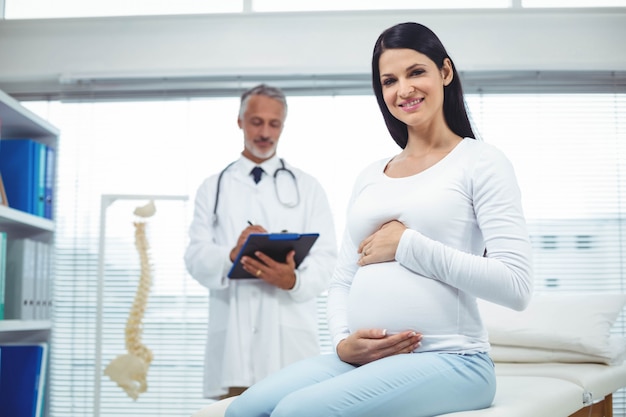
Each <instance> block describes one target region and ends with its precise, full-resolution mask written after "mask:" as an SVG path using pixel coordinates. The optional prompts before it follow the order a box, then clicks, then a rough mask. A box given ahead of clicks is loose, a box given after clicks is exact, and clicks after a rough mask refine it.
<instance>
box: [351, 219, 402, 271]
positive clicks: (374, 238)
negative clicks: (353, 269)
mask: <svg viewBox="0 0 626 417" xmlns="http://www.w3.org/2000/svg"><path fill="white" fill-rule="evenodd" d="M406 229H407V227H406V226H405V225H404V224H403V223H401V222H399V221H398V220H392V221H390V222H388V223H385V224H383V225H382V226H381V227H380V229H378V230H377V231H375V232H374V233H372V234H371V235H369V236H368V237H366V238H365V239H363V241H362V242H361V244H360V245H359V248H358V253H359V254H360V255H361V258H359V261H358V264H359V265H360V266H363V265H368V264H374V263H379V262H388V261H393V260H394V259H396V250H397V249H398V244H399V243H400V238H401V237H402V233H404V231H405V230H406Z"/></svg>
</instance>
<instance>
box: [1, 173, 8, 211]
mask: <svg viewBox="0 0 626 417" xmlns="http://www.w3.org/2000/svg"><path fill="white" fill-rule="evenodd" d="M8 205H9V200H8V199H7V192H6V190H5V189H4V181H3V180H2V172H0V206H8Z"/></svg>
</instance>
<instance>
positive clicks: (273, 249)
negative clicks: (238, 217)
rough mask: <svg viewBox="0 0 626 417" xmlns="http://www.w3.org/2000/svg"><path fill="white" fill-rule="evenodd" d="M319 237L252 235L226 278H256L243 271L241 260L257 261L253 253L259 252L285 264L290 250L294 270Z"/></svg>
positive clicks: (290, 234)
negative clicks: (251, 259)
mask: <svg viewBox="0 0 626 417" xmlns="http://www.w3.org/2000/svg"><path fill="white" fill-rule="evenodd" d="M318 237H319V233H304V234H299V233H252V234H251V235H249V236H248V239H246V242H245V243H244V244H243V247H242V248H241V250H240V251H239V253H238V254H237V257H236V258H235V262H234V263H233V266H232V268H230V271H229V272H228V278H231V279H240V278H257V277H255V276H254V275H252V274H250V273H249V272H248V271H246V270H245V269H243V265H241V258H242V257H243V256H250V257H252V258H254V259H258V258H257V257H256V256H255V255H254V252H256V251H261V252H263V253H264V254H266V255H267V256H269V257H271V258H272V259H274V260H275V261H278V262H285V257H286V256H287V254H288V253H289V251H291V250H295V251H296V255H295V256H294V260H295V262H296V268H297V267H298V266H300V263H301V262H302V261H303V260H304V258H305V257H306V256H307V255H308V254H309V251H310V250H311V247H312V246H313V244H314V243H315V241H316V240H317V238H318Z"/></svg>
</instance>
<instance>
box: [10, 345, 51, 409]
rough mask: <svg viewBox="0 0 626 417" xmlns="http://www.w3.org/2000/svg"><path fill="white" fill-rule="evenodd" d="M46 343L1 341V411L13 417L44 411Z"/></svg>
mask: <svg viewBox="0 0 626 417" xmlns="http://www.w3.org/2000/svg"><path fill="white" fill-rule="evenodd" d="M47 350H48V345H47V344H46V343H39V344H29V345H0V413H1V415H2V416H11V417H39V416H41V415H43V413H42V408H43V404H44V403H43V396H44V384H45V378H46V372H45V371H46V366H47V354H48V352H47Z"/></svg>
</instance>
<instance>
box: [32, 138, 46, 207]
mask: <svg viewBox="0 0 626 417" xmlns="http://www.w3.org/2000/svg"><path fill="white" fill-rule="evenodd" d="M36 146H37V162H36V163H35V165H36V166H37V169H36V172H37V185H36V191H35V212H34V213H33V214H36V215H37V216H40V217H44V212H45V210H46V160H47V155H46V153H47V152H46V145H44V144H43V143H38V142H37V145H36Z"/></svg>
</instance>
